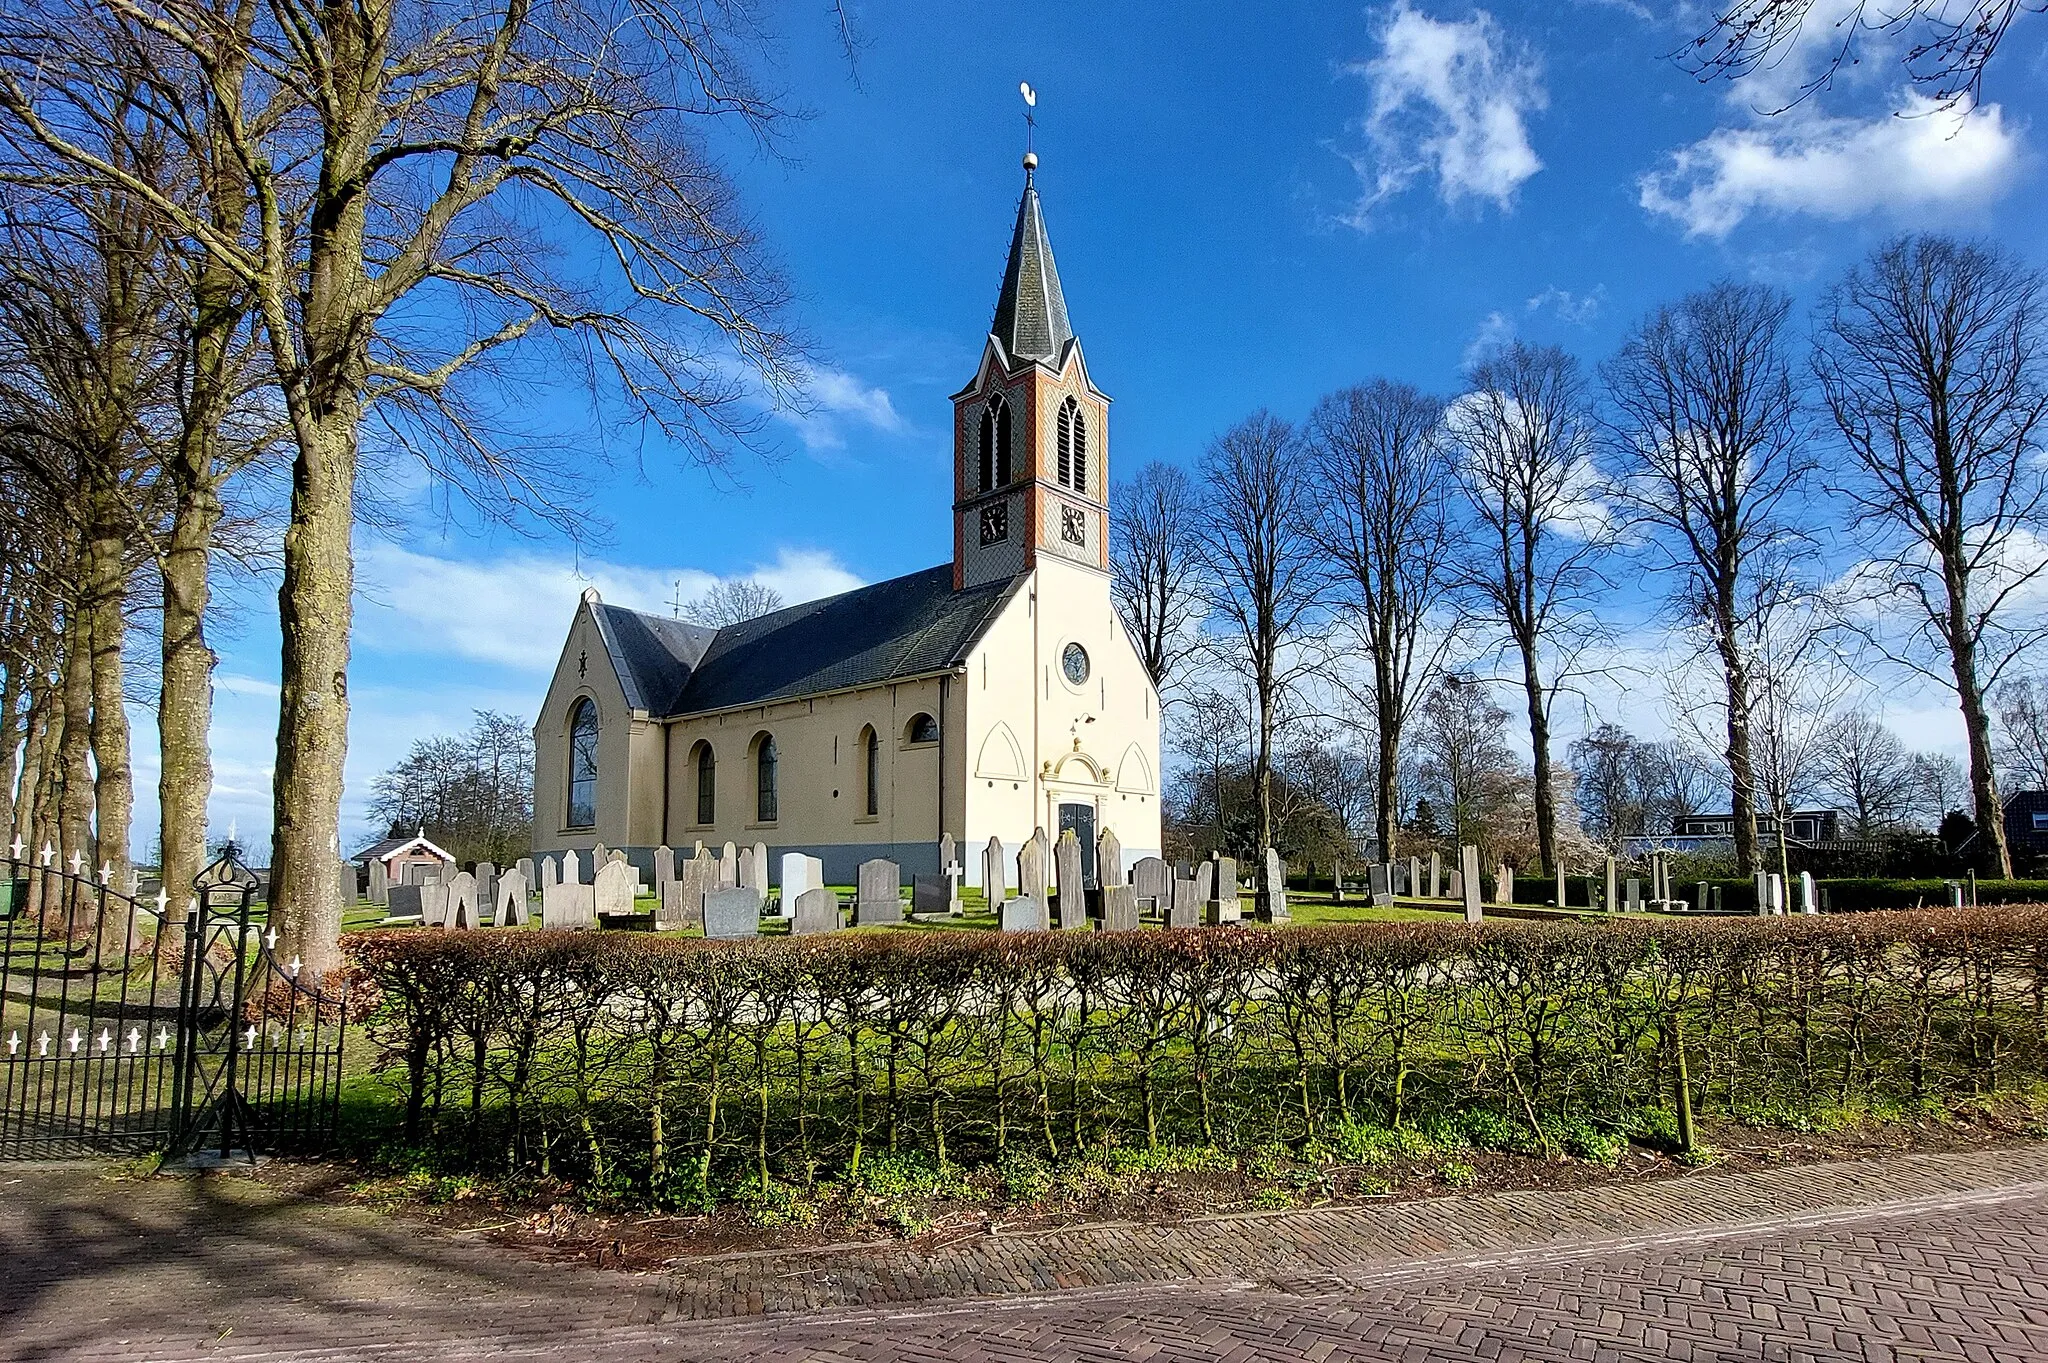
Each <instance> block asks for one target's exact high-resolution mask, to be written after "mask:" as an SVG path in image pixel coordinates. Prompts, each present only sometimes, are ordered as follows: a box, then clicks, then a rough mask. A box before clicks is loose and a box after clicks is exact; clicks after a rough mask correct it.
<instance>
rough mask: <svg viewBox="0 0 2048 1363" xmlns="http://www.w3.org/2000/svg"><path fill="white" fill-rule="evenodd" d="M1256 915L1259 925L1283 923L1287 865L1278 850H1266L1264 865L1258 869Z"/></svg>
mask: <svg viewBox="0 0 2048 1363" xmlns="http://www.w3.org/2000/svg"><path fill="white" fill-rule="evenodd" d="M1257 902H1258V914H1259V921H1260V922H1261V923H1285V922H1286V921H1287V919H1288V913H1287V863H1286V862H1284V861H1282V860H1280V852H1279V849H1278V848H1273V847H1268V848H1267V849H1266V856H1265V864H1264V865H1262V866H1261V867H1260V868H1259V898H1258V901H1257Z"/></svg>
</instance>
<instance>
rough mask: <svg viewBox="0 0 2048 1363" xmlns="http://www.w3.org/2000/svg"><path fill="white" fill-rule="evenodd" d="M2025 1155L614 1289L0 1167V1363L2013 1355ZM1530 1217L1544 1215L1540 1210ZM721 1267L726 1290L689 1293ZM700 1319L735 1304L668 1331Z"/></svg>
mask: <svg viewBox="0 0 2048 1363" xmlns="http://www.w3.org/2000/svg"><path fill="white" fill-rule="evenodd" d="M2044 1172H2048V1147H2031V1148H2027V1149H2023V1150H2018V1151H2005V1152H1989V1153H1985V1154H1979V1155H1972V1156H1968V1157H1962V1158H1957V1157H1913V1158H1906V1159H1899V1160H1892V1161H1884V1162H1880V1163H1875V1164H1861V1165H1837V1166H1825V1167H1822V1168H1818V1169H1813V1170H1787V1171H1774V1172H1771V1173H1767V1174H1705V1175H1697V1176H1694V1177H1691V1178H1688V1179H1684V1180H1681V1181H1678V1182H1676V1183H1667V1184H1660V1185H1655V1187H1654V1188H1649V1189H1635V1190H1627V1189H1622V1190H1610V1191H1609V1192H1607V1193H1605V1194H1602V1195H1599V1196H1593V1195H1577V1194H1575V1195H1571V1196H1569V1197H1566V1198H1561V1199H1539V1200H1536V1201H1534V1202H1532V1201H1531V1200H1530V1199H1528V1198H1527V1197H1526V1196H1524V1195H1498V1196H1492V1197H1473V1198H1464V1199H1456V1200H1453V1201H1449V1202H1445V1203H1437V1204H1432V1207H1431V1210H1430V1213H1429V1216H1428V1218H1427V1220H1426V1222H1420V1221H1418V1220H1417V1219H1416V1214H1415V1209H1414V1208H1412V1207H1411V1208H1391V1207H1383V1208H1370V1209H1360V1210H1355V1211H1354V1210H1346V1211H1332V1212H1323V1213H1312V1214H1304V1215H1297V1216H1284V1217H1268V1218H1258V1219H1241V1220H1230V1221H1217V1222H1208V1223H1195V1224H1193V1225H1191V1226H1184V1227H1179V1228H1175V1229H1174V1230H1173V1231H1171V1232H1169V1233H1168V1234H1167V1235H1166V1236H1165V1237H1163V1242H1165V1243H1169V1244H1170V1245H1171V1253H1169V1254H1167V1255H1165V1256H1164V1257H1163V1258H1161V1259H1159V1260H1157V1261H1147V1262H1145V1263H1131V1264H1125V1265H1123V1266H1122V1267H1121V1268H1120V1269H1119V1270H1118V1273H1117V1274H1105V1273H1104V1272H1103V1271H1102V1270H1101V1268H1100V1266H1099V1265H1095V1264H1090V1263H1083V1262H1081V1260H1080V1258H1079V1257H1078V1256H1079V1255H1081V1254H1087V1253H1100V1252H1102V1251H1103V1250H1104V1248H1105V1247H1106V1246H1116V1245H1124V1246H1126V1247H1128V1246H1129V1245H1131V1244H1133V1243H1142V1237H1139V1239H1138V1240H1135V1241H1134V1236H1137V1232H1136V1231H1135V1230H1134V1229H1133V1228H1115V1227H1111V1228H1103V1229H1102V1230H1100V1231H1094V1232H1089V1233H1087V1234H1086V1235H1082V1236H1078V1237H1077V1236H1068V1237H1065V1239H1064V1240H1061V1241H1057V1242H1051V1241H1046V1240H1044V1239H1043V1238H1042V1237H1018V1240H1019V1241H1020V1242H1023V1241H1029V1242H1031V1243H1034V1244H1035V1245H1036V1248H1035V1249H1033V1250H1032V1251H1031V1258H1032V1260H1033V1264H1034V1265H1035V1267H1033V1269H1032V1272H1033V1273H1034V1274H1035V1275H1036V1276H1037V1277H1038V1278H1040V1279H1041V1280H1044V1279H1054V1280H1058V1279H1065V1280H1070V1281H1078V1282H1088V1281H1098V1282H1099V1281H1102V1280H1103V1279H1104V1278H1105V1277H1114V1278H1117V1279H1118V1280H1117V1281H1114V1282H1113V1283H1112V1284H1111V1285H1108V1286H1095V1287H1083V1288H1079V1289H1075V1290H1066V1291H1045V1290H1043V1289H1037V1290H1034V1289H1033V1288H1032V1287H1031V1285H1030V1284H1029V1283H1026V1282H1021V1281H1019V1282H1012V1283H1009V1284H1007V1287H1008V1294H1007V1295H999V1296H996V1297H994V1298H993V1299H985V1300H976V1301H961V1300H959V1299H957V1298H956V1299H953V1300H950V1301H947V1300H936V1301H935V1300H930V1298H932V1297H933V1295H934V1293H935V1291H936V1288H937V1285H938V1284H937V1281H936V1278H937V1277H943V1276H944V1273H945V1272H950V1271H951V1270H947V1269H945V1268H944V1264H943V1259H944V1256H934V1257H932V1258H927V1259H925V1260H923V1261H922V1264H923V1271H924V1272H925V1274H926V1276H925V1277H923V1278H916V1277H915V1276H914V1275H913V1274H912V1269H913V1268H915V1267H917V1265H915V1264H912V1263H910V1262H908V1261H906V1260H905V1259H904V1258H903V1252H902V1251H900V1250H887V1251H881V1252H875V1251H869V1250H861V1249H849V1250H843V1251H838V1252H835V1253H833V1254H830V1255H825V1256H822V1258H820V1257H816V1256H814V1257H813V1258H812V1259H811V1261H810V1262H808V1264H806V1265H804V1266H803V1267H801V1268H800V1269H798V1270H795V1271H793V1270H792V1269H791V1267H790V1265H791V1264H792V1263H796V1262H799V1258H798V1256H788V1255H776V1256H751V1257H748V1258H743V1259H740V1260H731V1261H725V1262H723V1263H721V1264H717V1265H703V1264H697V1265H686V1266H683V1267H682V1269H681V1270H680V1271H679V1272H678V1273H675V1274H659V1275H646V1276H623V1275H613V1274H603V1273H597V1272H593V1271H588V1270H581V1269H564V1268H555V1267H548V1266H544V1265H538V1264H535V1263H533V1262H531V1261H527V1260H523V1259H519V1258H517V1257H514V1256H512V1255H509V1254H507V1253H505V1252H503V1251H499V1250H496V1249H493V1248H490V1247H488V1246H479V1245H475V1244H473V1243H468V1242H466V1241H465V1240H464V1239H463V1238H462V1237H451V1236H444V1235H439V1234H434V1233H429V1232H424V1231H421V1230H419V1229H418V1228H416V1227H411V1226H408V1225H406V1224H405V1223H402V1222H397V1221H392V1220H385V1219H382V1218H378V1217H375V1216H373V1215H370V1214H367V1213H363V1212H359V1211H348V1210H343V1209H336V1208H328V1207H315V1206H307V1205H305V1204H301V1203H295V1202H292V1201H290V1200H289V1199H282V1198H279V1197H277V1196H275V1195H274V1194H270V1193H268V1192H267V1191H265V1190H263V1189H260V1188H258V1187H256V1186H255V1185H252V1184H249V1183H248V1182H247V1181H246V1180H223V1179H208V1180H203V1181H185V1182H180V1183H172V1182H167V1181H163V1180H158V1181H153V1182H150V1183H142V1184H137V1183H116V1182H111V1181H97V1180H95V1179H94V1177H93V1176H92V1175H91V1174H90V1173H89V1172H82V1171H80V1170H78V1169H76V1168H69V1169H43V1170H35V1169H20V1168H10V1167H7V1166H0V1357H4V1358H8V1359H20V1360H37V1361H40V1360H58V1359H66V1360H68V1359H80V1360H84V1359H92V1360H104V1361H105V1363H141V1361H142V1360H150V1361H152V1363H154V1361H155V1360H177V1359H197V1358H208V1359H240V1360H259V1359H263V1360H269V1359H287V1358H288V1359H296V1360H316V1359H318V1360H326V1359H401V1358H415V1357H418V1358H434V1359H446V1360H460V1359H470V1358H483V1357H490V1358H505V1359H550V1360H555V1359H559V1360H571V1359H574V1360H579V1363H580V1360H584V1359H592V1358H602V1359H605V1360H614V1359H616V1360H641V1359H646V1360H655V1359H672V1360H683V1359H698V1358H702V1359H728V1360H740V1359H747V1360H755V1359H759V1360H767V1359H776V1360H781V1359H792V1360H793V1359H817V1360H856V1359H860V1360H865V1359H875V1360H882V1359H889V1360H899V1359H900V1360H908V1361H909V1363H926V1361H929V1360H941V1359H963V1360H964V1359H973V1360H986V1359H1005V1360H1020V1363H1021V1361H1022V1360H1036V1359H1073V1360H1082V1359H1086V1360H1097V1359H1181V1358H1187V1359H1312V1360H1317V1361H1318V1363H1320V1361H1321V1360H1324V1359H1348V1358H1358V1359H1404V1360H1405V1359H1416V1360H1434V1359H1458V1360H1461V1363H1462V1360H1468V1359H1475V1358H1478V1359H1494V1358H1499V1359H1516V1358H1532V1359H1560V1360H1563V1359H1572V1360H1580V1359H1586V1360H1600V1359H1616V1360H1624V1359H1637V1358H1688V1359H1698V1360H1714V1361H1715V1363H1724V1361H1726V1363H1734V1360H1752V1359H1815V1360H1819V1359H1830V1360H1832V1359H1866V1358H1870V1359H1893V1358H1898V1359H1909V1358H1910V1359H1941V1360H1984V1363H1993V1361H1994V1360H1995V1361H1996V1363H2024V1360H2030V1359H2044V1360H2048V1178H2044V1177H2043V1174H2044ZM1887 1198H1889V1200H1887ZM1902 1198H1903V1199H1904V1200H1900V1199H1902ZM1760 1203H1768V1204H1770V1208H1769V1210H1768V1211H1766V1214H1765V1215H1763V1216H1761V1217H1759V1216H1757V1215H1756V1214H1755V1213H1756V1212H1757V1211H1759V1210H1760V1207H1759V1204H1760ZM1542 1206H1551V1207H1553V1208H1554V1209H1555V1210H1556V1212H1557V1214H1558V1216H1557V1222H1556V1224H1555V1225H1554V1226H1550V1227H1548V1228H1546V1227H1544V1226H1541V1225H1539V1224H1537V1218H1536V1217H1535V1216H1534V1215H1533V1213H1534V1212H1536V1210H1537V1209H1539V1208H1540V1207H1542ZM1144 1233H1145V1234H1146V1235H1151V1236H1160V1235H1161V1233H1160V1232H1159V1231H1157V1230H1154V1229H1152V1228H1144ZM1418 1251H1420V1252H1422V1253H1424V1254H1426V1255H1429V1256H1430V1257H1424V1258H1420V1259H1418V1258H1416V1257H1415V1255H1416V1253H1417V1252H1418ZM1062 1252H1066V1253H1067V1254H1069V1255H1070V1256H1075V1257H1070V1258H1068V1259H1066V1260H1062V1259H1061V1258H1060V1254H1061V1253H1062ZM1120 1252H1122V1253H1126V1254H1129V1253H1132V1252H1133V1251H1131V1250H1130V1249H1128V1248H1126V1249H1124V1250H1122V1251H1120ZM964 1262H972V1263H976V1264H984V1265H986V1264H994V1265H996V1267H997V1268H1000V1267H1001V1265H1002V1264H1004V1263H1007V1262H1008V1259H1007V1258H1005V1257H1004V1256H1003V1255H1000V1254H998V1255H994V1256H991V1255H990V1254H989V1253H987V1252H981V1253H979V1254H978V1256H975V1257H971V1258H970V1259H969V1260H966V1261H964ZM1219 1262H1227V1263H1229V1264H1230V1266H1231V1268H1232V1269H1233V1271H1232V1272H1230V1273H1228V1274H1218V1273H1216V1272H1215V1271H1214V1265H1216V1264H1217V1263H1219ZM735 1265H737V1267H735ZM835 1265H836V1266H838V1268H842V1269H844V1270H846V1273H847V1276H848V1278H849V1279H850V1280H851V1281H852V1282H853V1283H855V1284H856V1285H857V1286H858V1289H859V1295H860V1296H863V1297H865V1298H867V1299H870V1300H872V1299H874V1298H875V1297H876V1296H878V1295H880V1296H888V1295H892V1294H893V1295H894V1296H895V1297H896V1298H897V1299H898V1300H896V1301H894V1302H892V1304H890V1305H888V1306H886V1307H882V1308H879V1309H860V1308H846V1307H836V1308H826V1309H823V1310H817V1309H806V1310H801V1311H798V1312H795V1313H793V1314H789V1315H783V1316H769V1317H765V1318H763V1317H756V1318H752V1319H745V1318H737V1319H736V1318H734V1317H736V1316H740V1315H742V1313H744V1312H745V1311H746V1310H747V1309H748V1308H751V1309H753V1310H755V1311H759V1310H761V1309H762V1308H763V1307H764V1306H769V1305H771V1304H777V1303H784V1302H788V1301H790V1300H792V1298H790V1296H789V1294H788V1290H787V1289H786V1288H784V1287H778V1285H777V1284H778V1283H781V1282H783V1281H784V1280H785V1279H787V1278H789V1277H791V1276H792V1275H793V1276H795V1277H797V1278H801V1279H806V1280H810V1281H812V1282H814V1283H823V1284H826V1285H827V1286H828V1287H829V1286H830V1285H831V1283H832V1282H833V1280H834V1279H835V1272H836V1270H835V1267H834V1266H835ZM986 1271H989V1272H995V1271H996V1269H995V1268H990V1269H987V1270H986ZM713 1280H716V1281H718V1282H721V1283H723V1284H724V1285H725V1288H726V1290H727V1294H728V1295H727V1296H725V1297H720V1298H706V1297H705V1296H704V1295H703V1293H704V1284H705V1283H707V1282H710V1281H713ZM976 1290H979V1291H983V1292H1003V1291H1004V1290H1005V1284H1003V1283H1001V1282H994V1281H991V1282H988V1283H984V1284H982V1285H981V1287H980V1288H979V1289H976ZM814 1295H815V1289H804V1290H803V1291H801V1292H798V1293H797V1294H796V1298H797V1299H809V1298H811V1297H813V1296H814ZM919 1299H923V1300H919ZM906 1300H907V1301H908V1302H909V1304H904V1302H905V1301H906ZM707 1309H708V1310H710V1311H712V1312H715V1313H717V1314H721V1315H723V1316H725V1317H726V1319H723V1320H694V1321H693V1320H684V1319H679V1318H678V1316H679V1314H683V1313H697V1314H702V1313H704V1312H705V1311H706V1310H707Z"/></svg>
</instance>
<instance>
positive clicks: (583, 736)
mask: <svg viewBox="0 0 2048 1363" xmlns="http://www.w3.org/2000/svg"><path fill="white" fill-rule="evenodd" d="M596 823H597V707H596V706H595V705H592V704H591V703H590V701H589V700H588V699H587V698H586V699H584V700H579V701H577V702H576V705H575V708H574V709H572V710H570V711H569V827H571V828H590V827H592V826H594V825H595V824H596Z"/></svg>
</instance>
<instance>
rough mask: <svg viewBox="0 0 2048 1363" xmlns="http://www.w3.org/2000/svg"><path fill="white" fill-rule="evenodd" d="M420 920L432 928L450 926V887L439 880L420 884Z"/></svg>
mask: <svg viewBox="0 0 2048 1363" xmlns="http://www.w3.org/2000/svg"><path fill="white" fill-rule="evenodd" d="M420 922H422V923H424V924H425V925H426V926H428V927H430V928H445V927H447V926H448V887H447V886H446V885H443V884H440V883H439V882H437V881H428V882H427V883H426V884H424V885H422V886H420Z"/></svg>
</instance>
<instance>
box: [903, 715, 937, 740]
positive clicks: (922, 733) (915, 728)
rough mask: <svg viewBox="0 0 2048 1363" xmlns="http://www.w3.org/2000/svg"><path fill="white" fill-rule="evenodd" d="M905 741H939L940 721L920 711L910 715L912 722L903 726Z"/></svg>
mask: <svg viewBox="0 0 2048 1363" xmlns="http://www.w3.org/2000/svg"><path fill="white" fill-rule="evenodd" d="M903 741H904V742H905V743H936V742H938V741H939V722H938V721H937V720H936V719H933V718H932V717H931V716H930V715H928V714H924V713H921V712H920V713H918V714H915V715H912V716H911V717H910V723H908V724H906V725H904V726H903Z"/></svg>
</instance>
